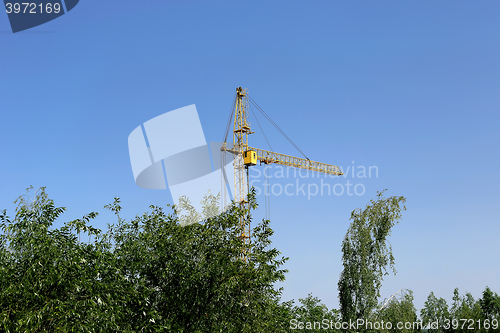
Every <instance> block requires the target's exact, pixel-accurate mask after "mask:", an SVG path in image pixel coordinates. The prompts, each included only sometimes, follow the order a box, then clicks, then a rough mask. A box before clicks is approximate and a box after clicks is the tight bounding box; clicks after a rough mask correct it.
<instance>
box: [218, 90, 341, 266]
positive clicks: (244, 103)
mask: <svg viewBox="0 0 500 333" xmlns="http://www.w3.org/2000/svg"><path fill="white" fill-rule="evenodd" d="M248 97H249V96H248V90H247V89H243V88H241V87H238V88H236V97H235V101H234V104H233V108H234V110H233V109H232V110H231V116H230V119H229V122H228V128H227V129H226V135H225V138H224V142H223V144H222V147H221V148H220V150H221V152H222V153H226V152H227V153H231V154H233V155H234V161H233V165H234V192H233V193H234V202H235V204H236V205H238V206H239V207H240V208H242V209H249V207H248V205H249V202H248V200H247V197H248V193H249V179H248V168H249V167H251V166H254V165H257V161H259V162H260V163H261V164H262V163H264V164H272V163H275V164H280V165H284V166H287V167H295V168H300V169H306V170H310V171H316V172H321V173H326V174H331V175H336V176H340V175H343V173H342V171H341V170H340V168H339V167H338V166H336V165H331V164H326V163H321V162H315V161H311V160H310V159H308V158H307V157H306V158H300V157H294V156H289V155H285V154H280V153H276V152H273V151H268V150H264V149H259V148H253V147H251V146H249V145H248V135H249V134H252V133H254V132H252V131H251V130H250V123H249V121H248V110H249V103H248ZM233 117H234V122H233V146H232V147H231V148H229V147H227V146H226V141H227V136H228V133H229V126H230V124H231V119H232V118H233ZM283 134H284V133H283ZM284 135H285V136H286V134H284ZM287 138H288V137H287ZM289 141H290V142H291V140H289ZM292 144H293V143H292ZM297 149H298V148H297ZM299 151H300V149H299ZM240 227H241V230H242V233H241V236H240V238H241V240H242V241H243V242H244V244H249V243H250V236H251V235H250V222H249V221H247V220H246V219H245V218H244V217H243V216H241V217H240ZM242 255H243V257H244V258H245V260H246V253H243V254H242Z"/></svg>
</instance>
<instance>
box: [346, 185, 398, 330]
mask: <svg viewBox="0 0 500 333" xmlns="http://www.w3.org/2000/svg"><path fill="white" fill-rule="evenodd" d="M383 192H384V191H382V192H379V193H378V194H377V200H375V201H374V200H371V201H370V204H368V205H367V206H366V208H365V209H364V210H361V209H356V210H354V211H353V212H352V213H351V220H352V223H351V225H350V227H349V229H348V231H347V234H346V235H345V237H344V240H343V242H342V264H343V266H344V269H343V271H342V273H341V275H340V280H339V282H338V289H339V301H340V311H341V313H342V320H343V321H345V322H349V321H350V320H352V321H356V320H357V319H367V318H368V317H369V316H370V315H371V312H372V311H373V310H374V309H375V308H376V306H377V303H378V302H377V299H378V297H380V288H381V286H382V280H383V277H384V275H387V274H388V273H387V267H388V266H390V267H391V268H392V270H393V272H394V274H395V273H396V270H395V268H394V256H393V255H392V248H391V246H390V244H388V243H387V241H386V240H387V237H388V236H389V235H390V233H391V229H392V227H393V226H394V225H395V224H396V223H398V222H399V220H400V219H401V211H402V210H405V209H406V207H405V206H404V202H405V201H406V199H405V198H404V197H390V198H384V196H383Z"/></svg>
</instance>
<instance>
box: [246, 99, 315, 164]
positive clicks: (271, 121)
mask: <svg viewBox="0 0 500 333" xmlns="http://www.w3.org/2000/svg"><path fill="white" fill-rule="evenodd" d="M247 96H248V99H249V100H250V102H252V103H253V104H254V105H255V107H256V108H257V110H259V111H260V113H262V115H263V116H264V117H266V119H267V120H269V122H270V123H271V124H273V126H274V127H276V129H277V130H278V131H279V132H280V133H281V135H283V136H284V137H285V139H287V140H288V142H290V143H291V144H292V146H294V147H295V149H297V150H298V151H299V152H300V153H301V154H302V155H303V156H304V157H305V158H306V160H308V161H311V160H310V159H309V157H307V156H306V154H304V152H303V151H302V150H300V148H299V147H298V146H297V145H296V144H295V143H294V142H293V141H292V139H290V137H289V136H288V135H286V133H285V132H284V131H283V130H282V129H281V128H280V127H279V126H278V125H277V124H276V123H275V122H274V121H273V120H272V119H271V117H269V116H268V115H267V113H266V112H265V111H264V110H262V108H261V107H260V106H259V105H258V104H257V103H256V102H255V101H254V100H253V98H252V97H250V95H248V94H247Z"/></svg>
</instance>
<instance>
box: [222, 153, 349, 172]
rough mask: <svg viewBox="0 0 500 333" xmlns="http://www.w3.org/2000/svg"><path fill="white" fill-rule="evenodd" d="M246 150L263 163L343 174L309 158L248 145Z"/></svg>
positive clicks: (333, 166)
mask: <svg viewBox="0 0 500 333" xmlns="http://www.w3.org/2000/svg"><path fill="white" fill-rule="evenodd" d="M221 150H223V151H227V152H229V153H232V154H235V155H238V154H240V152H239V151H237V150H234V149H228V148H226V147H223V148H221ZM247 151H254V152H256V153H257V160H259V161H260V162H261V163H265V164H271V163H275V164H281V165H285V166H289V167H294V168H299V169H305V170H311V171H317V172H322V173H326V174H330V175H335V176H341V175H343V174H344V173H343V172H342V171H341V170H340V168H339V167H338V166H336V165H331V164H326V163H321V162H315V161H311V160H309V159H305V158H300V157H295V156H290V155H285V154H280V153H275V152H273V151H268V150H264V149H259V148H252V147H248V148H247Z"/></svg>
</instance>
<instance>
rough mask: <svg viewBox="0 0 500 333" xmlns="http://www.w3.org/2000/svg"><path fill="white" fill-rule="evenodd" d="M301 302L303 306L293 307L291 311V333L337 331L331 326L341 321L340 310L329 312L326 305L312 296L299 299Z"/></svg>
mask: <svg viewBox="0 0 500 333" xmlns="http://www.w3.org/2000/svg"><path fill="white" fill-rule="evenodd" d="M299 302H300V304H301V305H298V306H295V307H293V309H292V311H291V317H290V320H289V323H288V324H289V325H288V326H289V328H290V330H289V332H324V331H325V329H326V328H327V327H328V332H333V331H336V330H335V329H333V330H332V329H331V327H332V325H331V324H332V323H333V324H335V323H337V322H339V321H340V313H339V311H338V310H335V309H332V310H328V308H327V307H326V305H325V304H323V303H321V300H320V299H319V298H317V297H314V296H313V295H312V294H309V295H307V297H306V298H299ZM301 327H302V328H301ZM333 328H335V326H333Z"/></svg>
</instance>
